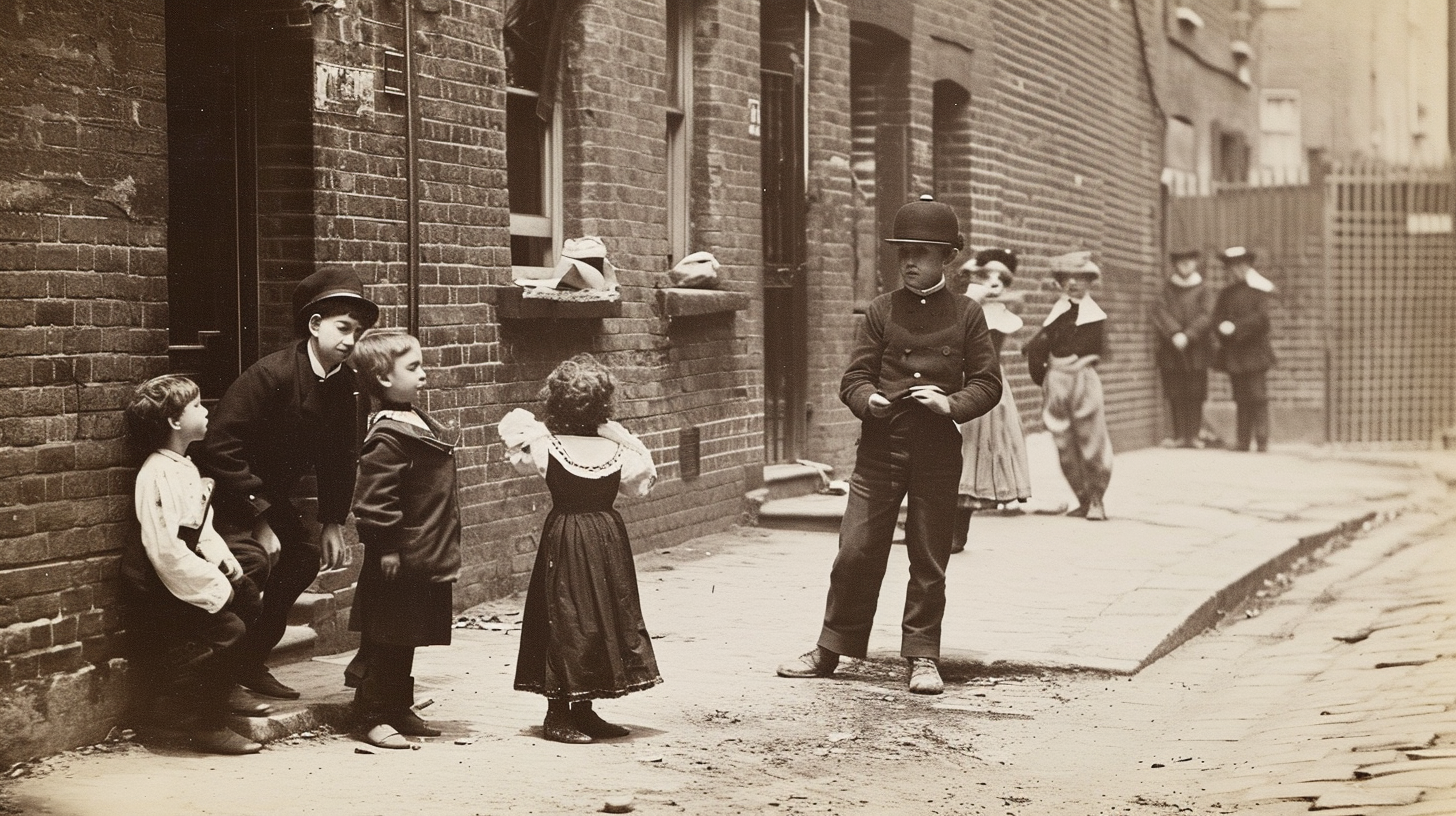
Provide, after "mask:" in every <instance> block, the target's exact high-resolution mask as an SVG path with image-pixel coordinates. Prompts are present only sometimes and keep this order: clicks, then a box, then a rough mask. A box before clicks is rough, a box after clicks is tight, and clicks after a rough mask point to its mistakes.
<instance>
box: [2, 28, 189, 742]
mask: <svg viewBox="0 0 1456 816" xmlns="http://www.w3.org/2000/svg"><path fill="white" fill-rule="evenodd" d="M162 38H163V28H162V3H161V2H154V1H152V0H115V1H113V2H101V0H96V1H95V2H75V3H52V4H48V5H38V6H31V5H27V6H25V7H24V9H23V13H22V12H21V10H20V7H16V8H13V9H11V10H10V11H9V12H8V13H6V14H0V53H3V54H5V59H4V60H3V62H0V77H3V81H0V334H3V335H4V338H5V339H4V342H3V344H0V394H3V397H0V402H3V405H0V539H3V540H0V732H3V733H5V735H6V738H5V739H4V740H0V763H4V762H9V761H13V760H16V759H23V758H26V757H29V756H32V755H34V754H38V753H45V752H48V751H54V750H59V749H60V748H64V747H69V746H70V745H75V744H78V743H81V742H84V741H88V740H95V739H99V738H100V737H102V736H104V735H105V729H106V728H107V727H108V724H107V719H106V718H107V715H108V714H109V713H114V710H115V706H116V702H117V701H118V700H119V699H120V698H121V695H120V694H119V693H117V689H118V684H119V680H120V673H119V672H114V671H111V669H113V668H118V667H119V664H113V663H112V658H113V657H115V656H116V655H117V654H118V653H119V643H118V638H117V636H116V635H117V631H118V629H119V626H120V621H119V619H118V610H117V608H116V604H115V599H116V584H115V577H116V573H117V555H118V553H119V550H120V546H121V542H122V541H123V540H124V537H125V536H126V535H128V534H130V533H129V526H130V524H131V521H130V519H131V501H130V496H131V487H132V478H131V477H132V470H131V465H132V464H133V462H132V460H131V458H130V457H129V455H128V452H127V450H126V446H125V443H124V440H123V438H122V437H123V428H122V423H121V417H120V415H119V409H120V408H121V407H122V406H123V405H124V404H125V401H126V399H127V397H128V396H129V394H130V391H131V384H132V383H133V382H135V381H137V380H139V379H142V378H144V377H147V376H150V375H153V374H158V373H161V372H162V371H163V370H165V366H166V357H165V352H166V347H167V321H166V314H167V308H166V303H165V298H166V277H165V276H166V255H165V249H164V239H165V223H164V221H165V214H166V192H167V170H166V144H167V142H166V110H165V107H164V92H165V82H164V78H163V74H162V65H163V59H162Z"/></svg>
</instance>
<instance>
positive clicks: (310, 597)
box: [288, 592, 334, 626]
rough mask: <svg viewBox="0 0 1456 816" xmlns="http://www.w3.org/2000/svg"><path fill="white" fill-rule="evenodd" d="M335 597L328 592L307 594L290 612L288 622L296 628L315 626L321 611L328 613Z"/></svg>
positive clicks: (294, 604) (300, 597)
mask: <svg viewBox="0 0 1456 816" xmlns="http://www.w3.org/2000/svg"><path fill="white" fill-rule="evenodd" d="M333 600H334V596H333V595H331V594H329V593H327V592H305V593H303V594H302V595H299V596H298V600H296V601H294V602H293V608H292V609H290V610H288V622H289V623H290V624H292V625H295V626H313V624H314V622H315V621H317V620H318V615H319V612H320V611H327V610H328V608H329V606H330V605H331V604H332V603H333Z"/></svg>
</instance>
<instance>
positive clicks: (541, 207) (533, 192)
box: [505, 0, 563, 277]
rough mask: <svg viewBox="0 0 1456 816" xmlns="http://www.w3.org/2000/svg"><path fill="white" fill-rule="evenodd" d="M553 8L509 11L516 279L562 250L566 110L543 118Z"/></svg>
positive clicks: (509, 158) (527, 5)
mask: <svg viewBox="0 0 1456 816" xmlns="http://www.w3.org/2000/svg"><path fill="white" fill-rule="evenodd" d="M553 5H554V4H552V3H549V2H527V0H510V3H509V5H508V7H507V10H506V26H505V46H506V189H507V191H508V194H509V196H510V209H511V225H510V232H511V268H512V270H514V272H515V275H516V276H517V277H520V276H525V277H534V275H532V274H531V272H532V271H536V270H541V269H549V268H550V267H552V266H554V265H555V263H556V252H557V249H558V248H559V247H560V246H561V243H562V240H563V235H562V226H561V221H562V219H561V153H562V151H561V106H560V105H551V106H550V108H549V112H546V118H544V119H543V118H542V116H541V114H542V112H543V106H542V105H541V104H540V101H541V89H542V80H543V74H544V72H545V71H546V70H547V64H546V63H547V48H546V43H547V39H548V33H549V31H550V28H551V16H552V15H553V13H554V11H555V10H554V8H552V6H553Z"/></svg>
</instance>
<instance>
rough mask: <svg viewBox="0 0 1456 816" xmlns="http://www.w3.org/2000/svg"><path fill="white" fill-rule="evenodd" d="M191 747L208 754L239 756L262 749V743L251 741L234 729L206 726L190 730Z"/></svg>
mask: <svg viewBox="0 0 1456 816" xmlns="http://www.w3.org/2000/svg"><path fill="white" fill-rule="evenodd" d="M192 747H193V748H196V749H197V750H199V751H202V752H204V753H208V754H227V755H229V756H240V755H242V754H256V753H258V752H259V751H261V750H263V745H262V743H258V742H253V741H252V740H250V739H248V738H247V737H245V736H243V735H242V734H239V733H237V732H236V731H230V730H228V729H226V728H207V729H203V730H201V731H194V732H192Z"/></svg>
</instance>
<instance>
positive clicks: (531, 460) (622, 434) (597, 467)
mask: <svg viewBox="0 0 1456 816" xmlns="http://www.w3.org/2000/svg"><path fill="white" fill-rule="evenodd" d="M498 430H499V432H500V436H501V441H502V442H504V443H505V444H506V455H507V458H508V459H509V460H510V463H511V465H512V467H514V468H515V469H516V472H517V473H522V474H528V473H535V474H537V475H540V476H545V475H546V467H547V465H548V464H549V461H550V459H555V460H556V461H557V463H558V464H560V465H561V466H562V467H564V468H566V470H567V471H568V472H569V473H572V474H573V475H576V476H580V477H582V478H584V479H600V478H603V477H606V476H610V475H611V474H613V473H616V472H618V471H620V472H621V474H622V482H621V485H620V486H619V487H618V489H617V492H618V493H620V494H621V495H623V496H632V497H642V496H646V495H647V494H648V493H649V492H651V490H652V486H653V485H654V484H655V483H656V482H657V467H656V466H655V465H654V464H653V463H652V453H651V452H650V451H649V450H648V449H647V446H646V445H644V444H642V441H641V440H640V439H638V438H637V437H636V436H633V435H632V433H631V432H630V431H628V430H627V429H626V428H624V427H622V426H621V425H620V424H618V423H617V422H613V421H608V422H605V423H603V424H602V425H600V426H598V427H597V436H566V435H563V436H557V435H556V434H553V433H551V431H549V430H547V428H546V425H545V424H544V423H542V422H541V421H539V420H537V419H536V417H535V416H534V415H533V414H532V413H531V412H530V411H527V410H525V409H523V408H516V409H513V410H512V411H511V412H510V413H508V414H506V415H505V416H504V417H502V418H501V421H500V425H499V426H498Z"/></svg>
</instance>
